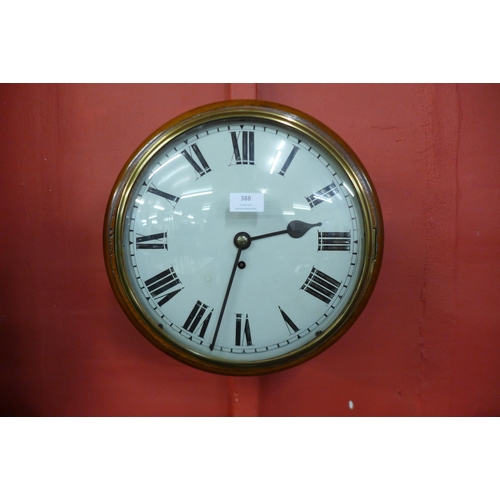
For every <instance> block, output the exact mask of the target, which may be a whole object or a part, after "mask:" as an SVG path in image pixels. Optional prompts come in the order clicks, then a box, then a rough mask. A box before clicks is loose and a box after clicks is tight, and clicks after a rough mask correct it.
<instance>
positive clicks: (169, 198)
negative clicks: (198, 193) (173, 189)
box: [148, 187, 180, 208]
mask: <svg viewBox="0 0 500 500" xmlns="http://www.w3.org/2000/svg"><path fill="white" fill-rule="evenodd" d="M148 191H149V192H150V193H153V194H156V195H157V196H161V197H162V198H165V199H166V200H167V201H168V202H169V203H170V204H171V205H172V206H173V207H174V208H175V205H177V202H178V201H179V200H180V198H178V197H177V196H174V195H173V194H168V193H165V191H160V190H159V189H156V188H155V187H149V188H148Z"/></svg>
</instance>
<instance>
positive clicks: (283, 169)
mask: <svg viewBox="0 0 500 500" xmlns="http://www.w3.org/2000/svg"><path fill="white" fill-rule="evenodd" d="M298 150H299V148H298V147H297V146H294V147H293V149H292V151H291V152H290V154H289V155H288V158H287V159H286V160H285V163H284V164H283V166H282V167H281V170H280V171H279V172H278V174H280V175H285V174H286V171H287V170H288V167H289V166H290V163H292V160H293V159H294V158H295V155H296V154H297V151H298Z"/></svg>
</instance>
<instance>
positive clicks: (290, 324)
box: [278, 306, 299, 334]
mask: <svg viewBox="0 0 500 500" xmlns="http://www.w3.org/2000/svg"><path fill="white" fill-rule="evenodd" d="M278 308H279V310H280V313H281V316H283V319H284V320H285V323H286V327H287V328H288V331H289V332H290V334H291V333H292V332H298V331H299V327H298V326H297V325H296V324H295V323H294V322H293V321H292V320H291V319H290V317H289V316H288V314H287V313H286V312H285V311H283V309H281V307H280V306H278Z"/></svg>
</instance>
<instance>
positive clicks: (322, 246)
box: [318, 231, 351, 252]
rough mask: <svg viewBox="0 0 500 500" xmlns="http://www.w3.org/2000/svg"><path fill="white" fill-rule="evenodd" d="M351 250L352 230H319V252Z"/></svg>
mask: <svg viewBox="0 0 500 500" xmlns="http://www.w3.org/2000/svg"><path fill="white" fill-rule="evenodd" d="M331 250H334V251H340V252H350V251H351V231H345V232H331V233H321V232H319V231H318V252H323V251H331Z"/></svg>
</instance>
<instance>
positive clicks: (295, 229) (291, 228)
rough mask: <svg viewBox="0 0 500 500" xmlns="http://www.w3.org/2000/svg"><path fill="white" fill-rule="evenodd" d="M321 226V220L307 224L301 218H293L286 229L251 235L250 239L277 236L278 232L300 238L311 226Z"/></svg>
mask: <svg viewBox="0 0 500 500" xmlns="http://www.w3.org/2000/svg"><path fill="white" fill-rule="evenodd" d="M315 226H321V222H317V223H316V224H308V223H307V222H302V221H301V220H293V221H292V222H290V224H288V226H287V227H286V229H283V230H282V231H276V232H274V233H266V234H261V235H259V236H252V237H251V240H252V241H253V240H261V239H262V238H269V236H278V235H279V234H287V233H288V234H289V235H290V236H291V237H292V238H301V237H302V236H304V234H306V233H307V231H309V229H311V228H312V227H315Z"/></svg>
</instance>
